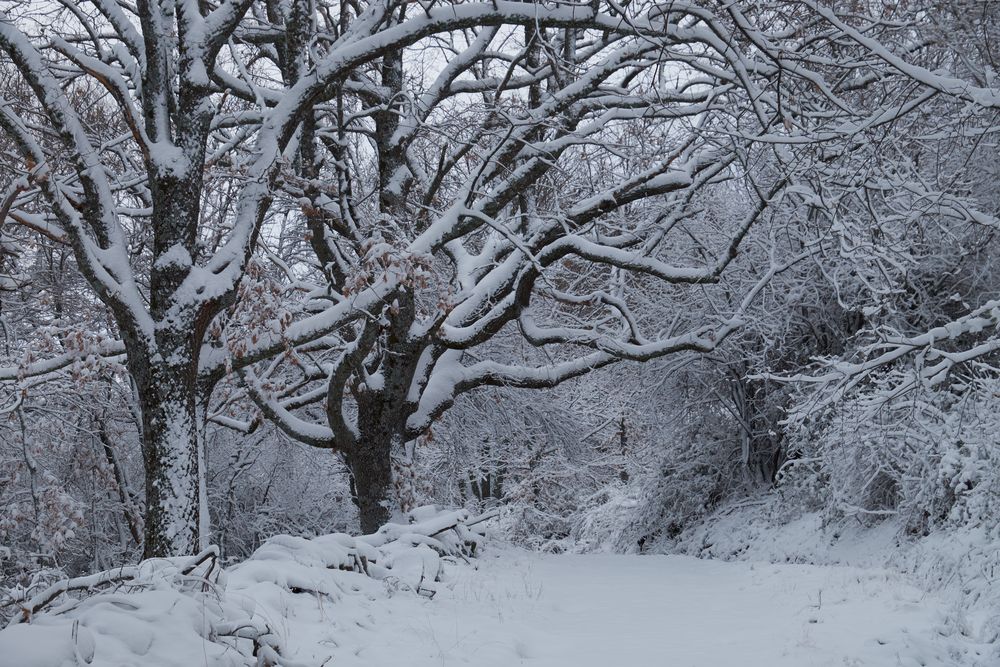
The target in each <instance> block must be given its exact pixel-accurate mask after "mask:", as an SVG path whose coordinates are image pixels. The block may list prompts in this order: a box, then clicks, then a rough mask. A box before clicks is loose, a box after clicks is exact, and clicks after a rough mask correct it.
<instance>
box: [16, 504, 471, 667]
mask: <svg viewBox="0 0 1000 667" xmlns="http://www.w3.org/2000/svg"><path fill="white" fill-rule="evenodd" d="M405 520H406V521H407V522H406V523H401V524H387V525H385V526H383V527H382V528H381V529H380V530H379V531H378V532H377V533H375V534H372V535H365V536H361V537H352V536H350V535H346V534H329V535H321V536H318V537H315V538H312V539H307V538H303V537H295V536H290V535H279V536H275V537H272V538H270V539H268V540H267V541H265V542H264V543H263V544H262V545H261V546H260V547H259V548H258V549H257V550H256V551H254V553H253V554H251V555H250V557H249V558H248V559H247V560H245V561H244V562H242V563H239V564H236V565H234V566H232V567H229V568H225V569H223V568H222V565H221V563H220V562H219V552H218V549H216V548H215V547H212V548H210V549H208V550H206V551H204V552H202V553H201V554H198V555H196V556H192V557H185V558H171V559H163V558H158V559H150V560H146V561H143V562H141V563H139V564H138V565H134V566H125V567H119V568H115V569H113V570H108V571H104V572H99V573H96V574H92V575H88V576H84V577H78V578H73V579H65V578H64V579H62V580H60V581H57V582H54V583H52V584H51V585H47V586H39V587H37V588H31V589H20V590H17V591H9V592H8V594H7V595H6V596H5V601H4V602H5V604H4V612H5V613H4V616H5V617H7V618H8V619H9V621H10V623H9V624H8V626H7V627H6V628H5V629H3V630H0V661H2V662H3V664H5V665H6V664H12V665H13V664H17V665H32V666H33V667H68V666H69V665H78V664H90V665H93V666H94V667H120V666H121V665H137V664H147V665H157V666H158V667H188V666H189V665H194V664H210V665H215V666H218V667H293V666H295V665H303V664H309V665H317V664H324V663H325V662H329V661H330V660H331V659H334V660H335V658H336V654H337V652H338V651H347V650H351V648H350V646H351V642H352V640H353V636H352V635H353V633H356V632H357V629H358V627H359V626H362V627H363V626H365V625H366V621H365V617H366V615H367V613H368V605H369V604H371V602H372V601H373V600H377V599H378V598H379V597H380V596H382V597H384V596H388V595H392V594H395V593H396V592H398V591H408V592H411V593H412V594H418V595H423V596H425V597H433V596H434V593H435V590H436V589H435V586H436V582H438V581H440V580H441V579H442V577H443V576H444V564H445V560H446V559H447V558H449V557H462V558H467V557H470V556H473V555H475V554H476V552H477V550H478V547H479V545H480V544H481V542H482V539H483V537H482V533H481V532H480V531H481V524H482V519H481V518H480V519H474V518H472V517H470V515H469V514H468V512H466V511H464V510H459V511H442V510H439V509H438V508H435V507H422V508H417V509H415V510H413V511H412V512H411V513H410V514H409V515H408V516H407V517H405ZM292 617H294V619H295V622H294V623H287V622H286V621H287V619H288V618H292ZM331 629H332V630H334V631H335V632H336V636H337V641H336V644H335V645H334V646H335V647H334V648H331V644H330V643H329V642H327V641H326V638H327V637H328V636H329V632H330V630H331Z"/></svg>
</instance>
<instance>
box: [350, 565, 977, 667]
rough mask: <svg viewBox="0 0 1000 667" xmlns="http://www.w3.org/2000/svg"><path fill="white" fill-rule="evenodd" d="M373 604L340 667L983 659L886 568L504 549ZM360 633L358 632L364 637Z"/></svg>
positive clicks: (812, 664)
mask: <svg viewBox="0 0 1000 667" xmlns="http://www.w3.org/2000/svg"><path fill="white" fill-rule="evenodd" d="M478 563H479V568H478V569H472V568H468V567H463V568H457V571H456V573H455V575H454V578H453V579H452V580H451V581H450V582H448V584H447V586H446V587H444V588H443V590H442V591H441V592H440V593H439V594H438V595H437V596H435V597H434V599H433V600H425V599H422V598H417V597H415V596H396V597H393V598H391V599H390V600H388V601H386V603H384V604H380V605H377V606H374V607H373V608H372V610H371V614H372V620H371V625H370V627H368V628H366V629H365V630H364V634H366V635H367V636H368V637H369V641H368V642H363V641H362V642H361V643H360V648H359V650H358V651H357V652H356V653H351V654H347V655H340V656H338V657H337V661H338V664H340V665H357V666H359V667H360V666H361V665H390V664H401V665H402V664H405V665H408V666H409V667H424V666H426V667H430V666H432V665H433V666H435V667H440V666H442V665H466V664H475V665H479V666H480V667H505V666H507V665H519V664H520V665H536V666H538V667H542V666H546V667H559V666H562V665H573V666H574V667H591V666H593V667H607V666H608V665H675V666H677V667H701V666H704V667H716V666H719V665H737V664H738V665H740V667H756V666H760V667H783V666H788V667H803V666H807V665H808V666H809V667H821V666H823V665H831V666H832V665H837V666H843V665H858V666H860V665H914V666H915V665H938V666H942V667H944V666H948V665H976V664H982V665H987V664H995V663H991V662H990V660H991V656H990V654H989V648H988V647H986V646H983V645H980V644H976V643H973V642H971V641H969V640H966V639H964V638H962V637H959V636H956V635H955V631H954V630H953V629H952V628H950V627H949V625H948V618H949V612H950V610H949V608H948V607H947V605H944V604H943V603H939V602H938V601H937V600H935V599H934V598H932V597H929V596H927V595H926V594H925V593H924V592H923V591H921V590H919V589H917V588H914V587H912V586H910V585H908V584H906V583H905V582H904V581H903V580H902V579H901V578H900V577H899V575H895V574H891V573H889V572H887V571H884V570H877V569H873V570H863V569H857V568H846V567H821V566H809V565H787V564H782V565H770V564H754V563H741V562H723V561H709V560H699V559H696V558H693V557H689V556H638V555H611V554H584V555H571V554H562V555H543V554H533V553H528V552H524V551H520V550H517V549H513V548H501V549H494V550H492V551H490V553H488V554H487V555H486V556H485V557H483V558H481V559H480V560H479V561H478ZM356 641H357V640H356Z"/></svg>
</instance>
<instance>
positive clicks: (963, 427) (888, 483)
mask: <svg viewBox="0 0 1000 667" xmlns="http://www.w3.org/2000/svg"><path fill="white" fill-rule="evenodd" d="M885 381H886V382H887V383H892V382H893V381H894V378H892V377H891V376H890V377H887V378H886V379H885ZM997 395H1000V380H998V379H997V378H994V377H986V378H979V379H975V380H956V381H955V382H954V383H953V384H951V385H949V386H947V387H945V388H939V389H924V390H921V391H916V392H911V393H910V394H908V395H905V396H902V397H897V398H892V399H887V398H886V396H885V395H884V394H883V393H882V392H881V387H880V383H874V386H873V388H871V389H869V390H866V391H862V392H858V393H857V394H856V395H854V396H852V397H850V398H848V399H845V400H844V401H843V402H842V403H840V404H838V405H837V406H836V408H835V409H832V410H830V411H828V414H827V415H826V416H825V417H824V418H823V420H822V421H820V422H819V423H818V424H816V425H813V426H812V427H810V428H807V429H804V430H803V431H801V432H800V433H799V434H798V436H797V440H796V447H797V452H798V454H799V458H797V459H794V460H792V461H790V462H788V463H787V464H786V465H785V467H784V468H783V470H782V472H781V474H780V475H779V479H778V486H779V489H781V490H782V491H783V492H784V493H787V494H789V496H790V497H791V496H795V497H797V498H799V499H800V500H801V499H804V498H807V499H808V500H807V502H804V503H803V506H804V507H805V508H806V509H812V508H822V509H823V510H825V511H826V512H827V513H828V515H829V517H830V518H831V519H834V518H837V517H843V516H855V517H858V518H859V519H863V520H865V521H867V522H869V523H870V522H872V521H877V520H879V519H882V518H885V517H891V516H898V517H899V519H900V521H901V524H902V525H903V526H905V527H906V529H907V531H908V532H911V533H915V534H926V533H928V532H929V531H931V530H933V529H934V528H936V527H942V526H945V527H952V528H955V527H970V526H983V525H989V526H991V527H992V525H993V521H992V519H991V517H995V516H996V515H997V512H1000V413H998V412H997V410H996V406H995V403H996V397H997Z"/></svg>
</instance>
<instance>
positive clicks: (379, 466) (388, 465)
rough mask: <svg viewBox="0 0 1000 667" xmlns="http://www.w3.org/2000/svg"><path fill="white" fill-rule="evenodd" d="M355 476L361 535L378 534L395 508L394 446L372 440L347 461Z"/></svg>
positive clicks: (363, 444)
mask: <svg viewBox="0 0 1000 667" xmlns="http://www.w3.org/2000/svg"><path fill="white" fill-rule="evenodd" d="M347 462H348V465H350V467H351V474H352V475H353V476H354V490H355V493H356V494H357V501H358V514H359V517H360V522H361V532H362V533H364V534H370V533H374V532H375V531H377V530H378V529H379V528H380V527H381V526H383V525H384V524H386V523H387V522H388V521H389V520H390V519H391V518H392V513H393V508H394V506H395V504H396V503H395V501H394V493H393V478H392V445H391V443H390V442H388V441H381V442H380V441H375V440H368V441H365V442H363V443H359V446H358V448H357V449H356V450H355V451H354V452H353V453H352V454H351V456H349V457H348V458H347Z"/></svg>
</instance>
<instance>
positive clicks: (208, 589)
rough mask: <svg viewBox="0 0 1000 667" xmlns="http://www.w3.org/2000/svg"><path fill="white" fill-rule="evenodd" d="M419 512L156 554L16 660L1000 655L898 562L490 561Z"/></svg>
mask: <svg viewBox="0 0 1000 667" xmlns="http://www.w3.org/2000/svg"><path fill="white" fill-rule="evenodd" d="M413 518H414V519H415V522H414V523H412V524H409V525H390V526H387V527H385V528H384V529H383V530H382V531H380V532H379V533H378V534H376V535H373V536H367V537H361V538H351V537H348V536H346V535H328V536H323V537H319V538H315V539H312V540H306V539H302V538H292V537H287V536H284V537H276V538H273V539H272V540H269V541H268V542H267V543H265V544H264V545H263V546H262V547H261V548H260V549H259V550H258V551H257V552H256V553H255V554H254V556H253V557H252V558H251V559H249V560H247V561H246V562H244V563H241V564H239V565H236V566H233V567H231V568H228V569H226V570H225V571H223V572H220V571H219V568H218V567H216V566H215V564H214V562H213V559H212V558H211V556H208V557H207V558H203V559H200V560H201V562H198V560H199V559H195V561H190V562H186V561H182V560H178V561H152V562H146V563H144V564H142V565H141V566H140V567H139V568H137V569H135V570H127V571H121V572H123V573H124V574H125V575H127V576H128V578H127V579H122V580H117V581H114V582H111V581H109V582H108V583H106V584H103V585H102V587H103V590H102V591H101V592H99V593H96V594H91V595H89V596H86V597H84V598H83V599H76V598H74V599H72V600H71V599H69V598H67V597H59V598H56V599H53V600H52V601H50V603H49V604H48V605H47V606H46V607H45V608H44V609H40V610H39V611H37V612H36V613H34V614H33V615H32V616H31V618H30V623H15V624H13V625H11V626H9V627H8V628H6V629H5V630H3V631H0V665H3V667H7V666H8V665H9V666H10V667H13V666H14V665H18V666H21V665H30V666H32V667H50V666H51V667H63V666H70V665H73V666H79V665H85V664H91V665H94V666H95V667H109V666H112V665H114V666H120V665H121V666H124V665H156V666H159V665H164V666H173V665H177V666H178V667H179V666H181V665H183V666H184V667H191V666H194V665H224V666H236V665H239V666H244V665H246V666H249V665H303V666H307V665H308V666H310V667H319V666H321V665H329V666H330V667H335V666H345V665H346V666H357V667H360V666H362V665H365V666H372V665H375V666H379V667H381V666H389V665H399V666H401V667H430V666H432V665H433V666H438V667H439V666H441V665H465V664H474V665H477V667H507V666H509V665H518V664H525V665H538V666H546V667H562V666H569V665H572V666H573V667H609V666H612V665H633V666H636V667H645V666H649V667H658V666H661V665H664V666H665V665H669V666H671V667H700V666H704V667H729V666H735V665H739V666H740V667H756V666H760V667H821V666H824V665H831V666H832V665H837V666H838V667H840V666H843V665H854V666H860V665H873V666H881V665H885V666H890V665H897V666H898V665H903V666H916V665H924V666H942V667H947V666H959V665H960V666H963V667H965V666H974V665H976V666H978V665H983V666H985V665H996V664H998V663H997V661H996V660H997V659H996V655H995V654H993V653H991V651H992V650H993V647H992V646H990V645H986V644H982V643H976V642H974V641H972V640H971V639H969V638H968V637H966V636H964V635H963V634H962V633H961V631H960V629H959V628H956V627H955V624H954V622H953V621H952V620H951V619H954V617H955V616H954V610H953V609H951V608H949V606H948V605H947V604H946V603H945V602H943V601H942V600H941V599H939V598H936V597H934V596H931V595H927V594H925V593H924V592H923V591H921V590H919V589H917V588H914V587H912V586H910V585H908V584H907V583H906V582H905V581H904V580H903V579H902V578H901V577H900V576H898V575H896V574H892V573H889V572H887V571H884V570H877V569H870V570H869V569H857V568H848V567H823V566H811V565H791V564H781V565H771V564H752V563H745V562H723V561H710V560H698V559H696V558H691V557H686V556H637V555H610V554H589V555H567V554H563V555H542V554H536V553H529V552H525V551H523V550H519V549H516V548H514V547H511V546H506V545H496V544H491V545H487V548H486V550H485V553H483V552H482V550H481V549H480V548H479V544H480V535H479V534H478V533H476V532H475V530H476V529H479V528H481V524H477V525H476V526H475V527H470V526H469V523H471V521H470V520H469V519H468V518H467V515H466V514H465V513H437V512H432V511H431V510H424V511H422V512H418V513H417V515H416V516H415V517H413ZM442 529H443V530H442ZM473 551H475V552H476V553H479V554H480V557H479V558H476V559H475V560H469V559H467V558H465V557H464V556H462V555H461V554H465V555H471V554H472V552H473ZM441 554H459V556H456V557H448V556H442V555H441ZM449 562H450V564H449ZM442 566H444V567H443V569H442ZM108 578H109V577H105V579H108ZM83 583H93V582H83ZM46 597H48V595H47V594H46V595H39V596H38V597H36V599H35V602H33V603H25V606H28V607H30V606H32V605H33V604H35V603H37V602H40V601H42V600H43V599H44V598H46Z"/></svg>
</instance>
